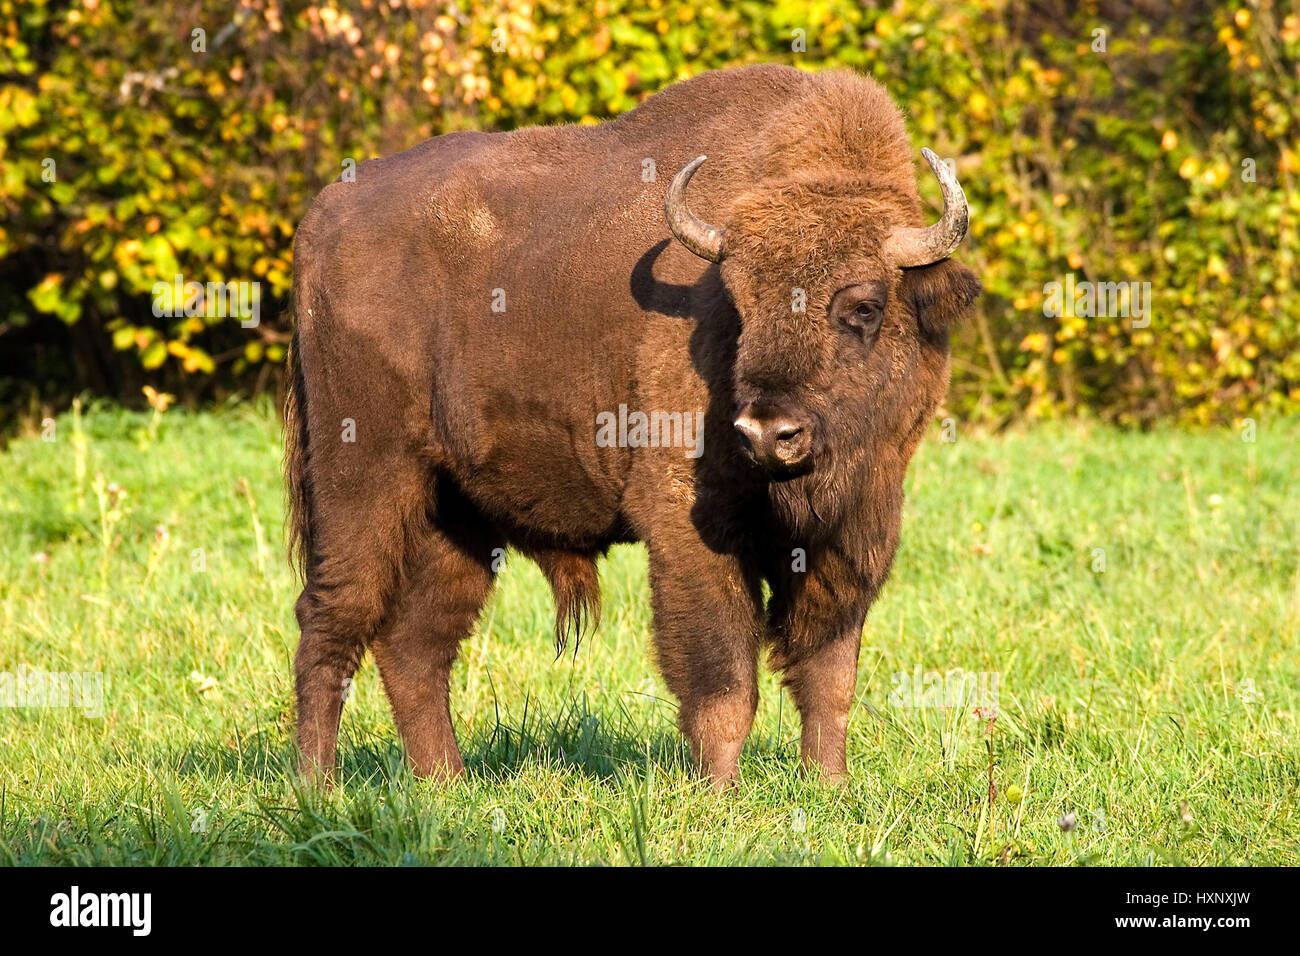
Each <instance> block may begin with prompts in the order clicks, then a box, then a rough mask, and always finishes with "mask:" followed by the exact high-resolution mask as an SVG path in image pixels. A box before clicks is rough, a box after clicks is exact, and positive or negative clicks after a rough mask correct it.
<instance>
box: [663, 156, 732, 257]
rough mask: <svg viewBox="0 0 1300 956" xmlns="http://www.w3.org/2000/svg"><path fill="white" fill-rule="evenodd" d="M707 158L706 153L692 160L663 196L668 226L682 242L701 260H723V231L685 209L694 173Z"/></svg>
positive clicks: (675, 177)
mask: <svg viewBox="0 0 1300 956" xmlns="http://www.w3.org/2000/svg"><path fill="white" fill-rule="evenodd" d="M706 159H708V157H707V156H700V157H697V158H696V159H693V160H691V161H690V162H689V163H687V164H686V165H685V166H683V167H682V169H681V172H679V173H678V174H677V175H676V176H674V177H673V181H672V183H671V184H669V186H668V195H666V196H665V197H664V215H665V216H667V217H668V228H669V229H671V230H672V231H673V235H674V236H676V237H677V240H678V241H679V242H680V243H681V244H682V245H684V246H685V247H686V248H687V249H689V250H691V252H693V253H695V254H696V255H697V256H699V257H700V258H701V259H708V260H709V261H710V262H721V261H722V234H723V230H721V229H719V228H718V227H717V226H711V225H709V224H708V223H707V222H705V221H704V220H703V219H696V218H695V216H694V215H693V214H692V213H691V211H690V210H689V209H687V208H686V187H687V186H688V185H689V184H690V181H691V177H692V176H694V175H695V170H697V169H699V168H700V165H701V164H702V163H703V162H704V161H705V160H706Z"/></svg>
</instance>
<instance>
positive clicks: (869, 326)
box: [840, 301, 885, 336]
mask: <svg viewBox="0 0 1300 956" xmlns="http://www.w3.org/2000/svg"><path fill="white" fill-rule="evenodd" d="M840 317H841V320H842V321H843V322H844V324H845V325H847V326H849V327H850V328H852V329H854V330H855V331H856V332H858V333H859V334H860V335H863V336H867V335H875V334H876V332H878V331H879V330H880V323H881V320H882V319H883V318H884V317H885V304H884V303H883V302H879V301H867V302H858V303H857V304H856V305H853V306H852V307H851V308H850V309H848V310H847V311H846V312H843V313H841V316H840Z"/></svg>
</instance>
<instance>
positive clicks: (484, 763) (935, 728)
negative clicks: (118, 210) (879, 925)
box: [0, 406, 1300, 865]
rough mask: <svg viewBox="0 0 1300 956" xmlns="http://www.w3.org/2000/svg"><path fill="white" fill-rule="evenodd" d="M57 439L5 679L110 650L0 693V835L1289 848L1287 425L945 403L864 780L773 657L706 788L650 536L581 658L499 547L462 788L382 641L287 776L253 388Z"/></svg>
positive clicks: (477, 651)
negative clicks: (410, 763)
mask: <svg viewBox="0 0 1300 956" xmlns="http://www.w3.org/2000/svg"><path fill="white" fill-rule="evenodd" d="M151 430H152V432H151ZM78 431H79V429H78V425H77V423H76V422H75V421H74V419H73V417H72V416H71V415H69V416H65V417H63V418H61V419H60V420H59V422H58V426H57V430H56V432H55V435H54V439H55V440H54V441H52V442H44V441H41V440H40V439H39V438H27V439H22V440H17V441H15V442H13V443H12V444H11V445H10V447H9V448H8V450H7V451H5V452H4V453H3V454H0V525H2V527H3V534H2V535H0V624H2V625H3V626H2V629H0V631H2V633H0V672H8V673H10V674H13V673H15V672H16V671H17V670H18V668H19V667H20V666H22V665H23V664H26V665H27V666H28V667H29V668H39V669H41V670H43V671H61V672H92V671H102V673H103V675H104V680H105V683H106V691H105V705H104V713H103V716H100V717H94V716H87V715H86V714H85V713H83V712H81V711H79V710H77V709H76V708H68V707H59V708H55V707H45V708H33V707H27V708H16V709H15V708H8V707H4V708H0V862H8V863H18V864H46V863H56V864H192V863H210V864H230V863H255V864H262V863H270V864H281V863H289V864H313V863H320V864H344V863H346V864H353V863H355V864H402V863H410V864H423V863H480V862H493V863H611V864H618V863H693V864H701V863H771V862H779V863H840V862H850V863H851V862H874V863H889V862H893V863H907V864H988V863H1002V862H1009V863H1012V864H1025V863H1034V864H1070V863H1091V864H1124V863H1128V864H1132V863H1136V864H1145V863H1157V864H1159V863H1173V864H1189V865H1200V864H1232V863H1252V864H1289V865H1296V864H1298V863H1300V838H1298V837H1297V833H1300V818H1298V817H1297V812H1296V798H1297V791H1298V790H1300V770H1298V768H1297V756H1298V755H1300V754H1298V749H1300V748H1297V727H1296V718H1297V688H1298V687H1300V645H1298V644H1297V631H1298V630H1300V628H1298V627H1297V625H1298V624H1300V576H1298V575H1297V566H1298V564H1300V520H1298V514H1297V504H1296V492H1297V476H1298V475H1300V422H1297V421H1282V422H1271V423H1269V422H1266V423H1264V424H1263V425H1262V427H1261V428H1260V430H1259V438H1258V442H1257V443H1254V444H1251V443H1245V442H1243V441H1242V440H1241V437H1240V435H1239V434H1238V433H1237V432H1235V431H1226V430H1225V431H1213V432H1203V433H1187V432H1178V431H1172V430H1161V431H1156V432H1154V433H1149V434H1136V433H1123V432H1118V431H1113V430H1108V429H1106V428H1103V427H1100V426H1087V425H1078V424H1075V425H1053V426H1041V427H1037V428H1033V429H1030V430H1027V431H1024V432H1022V433H1014V434H1010V435H1006V436H1001V437H970V436H967V435H965V434H963V435H962V436H961V437H960V438H959V440H958V441H957V442H956V443H955V444H944V443H942V442H941V441H939V436H938V429H937V428H936V429H935V431H934V433H933V435H932V440H930V441H928V442H927V443H926V444H925V445H924V446H923V447H922V449H921V451H920V452H919V454H918V456H917V459H916V461H915V462H914V463H913V466H912V470H911V472H910V474H909V478H908V506H907V512H906V516H905V522H904V530H903V546H902V548H901V550H900V552H899V555H898V559H897V562H896V563H895V567H894V574H893V579H892V580H891V582H890V584H889V585H888V587H887V588H886V590H885V593H884V595H883V596H882V598H881V600H880V602H879V603H878V604H877V605H876V607H875V608H874V609H873V610H872V612H871V615H870V617H869V618H868V621H867V629H866V633H865V637H864V642H863V651H862V657H861V666H860V672H859V680H858V697H857V703H856V706H855V709H854V715H853V718H852V722H851V726H850V740H849V754H850V756H849V759H850V767H851V770H852V781H851V783H850V784H849V785H848V786H846V787H844V788H842V789H830V788H825V787H823V786H821V785H819V784H818V783H817V782H816V781H814V780H811V779H808V778H806V777H804V776H803V775H802V774H801V773H800V772H799V770H798V761H797V741H798V723H797V718H796V717H795V715H794V713H793V710H792V707H791V705H790V702H789V700H788V698H785V697H784V695H783V694H782V693H781V692H780V690H779V688H778V686H777V683H776V680H775V678H774V677H772V676H771V675H765V677H764V680H763V686H762V703H761V705H760V709H759V714H758V719H757V722H756V724H755V727H754V732H753V734H752V736H751V738H750V741H749V743H748V745H747V746H746V748H745V752H744V755H743V757H742V760H741V781H740V784H739V786H738V787H737V788H736V789H735V790H734V791H733V792H731V793H728V794H725V795H722V796H715V795H713V794H712V793H710V792H709V791H708V790H707V789H706V788H705V787H703V786H702V785H701V784H700V782H699V781H697V780H696V779H695V778H694V777H693V776H692V775H691V773H690V771H689V766H688V760H687V755H686V753H685V748H684V745H683V744H682V742H681V740H680V739H679V737H678V735H677V733H676V730H675V709H674V703H673V702H672V700H671V699H670V698H669V697H668V695H667V694H666V692H665V691H664V689H663V685H662V682H661V681H660V680H659V678H658V676H657V674H656V672H655V669H654V666H653V663H652V659H651V657H650V650H649V649H650V630H649V629H650V615H649V592H648V586H647V583H646V573H645V556H644V551H643V550H642V549H641V548H637V547H626V548H618V549H615V550H614V551H613V552H612V553H611V555H610V556H609V558H608V559H607V560H606V561H604V562H603V563H602V567H601V574H602V579H603V582H604V591H605V615H604V621H603V623H602V625H601V627H600V629H599V631H598V632H597V633H596V634H595V635H594V636H593V637H591V638H590V639H589V640H588V641H587V642H585V643H584V644H583V646H582V648H581V650H580V651H579V652H578V654H577V657H576V659H574V660H571V659H569V657H567V656H566V657H565V658H563V659H561V660H559V661H556V660H554V659H553V657H554V651H553V647H552V643H551V615H552V608H551V599H550V595H549V592H548V591H547V589H546V586H545V584H544V582H543V580H542V578H541V576H540V574H539V573H538V572H537V570H536V569H535V568H534V567H532V566H531V565H530V564H529V563H528V562H527V561H525V560H524V559H522V558H519V557H517V556H515V555H511V556H510V558H509V559H508V560H507V566H506V569H505V570H504V572H503V574H502V577H501V581H500V585H499V587H498V589H497V592H496V594H495V596H494V598H493V600H492V601H491V603H490V604H489V606H488V608H487V609H486V610H485V612H484V615H483V618H482V620H481V622H480V625H479V627H478V629H477V631H476V632H475V633H474V635H473V636H472V637H471V638H470V639H469V640H468V641H467V642H466V643H465V645H464V647H463V652H462V655H461V659H460V662H459V663H458V665H457V668H456V671H455V673H454V677H453V681H454V684H453V688H454V689H453V703H452V709H453V713H454V714H455V717H456V723H457V731H458V733H459V735H460V738H461V742H462V749H463V750H464V753H465V756H466V763H467V766H468V773H467V774H466V775H465V776H464V777H463V778H462V779H461V780H460V781H459V782H457V783H456V784H454V785H452V786H450V787H448V788H445V789H443V788H439V787H438V786H436V785H434V784H430V783H427V782H423V781H417V780H414V779H412V778H411V777H410V775H409V773H408V772H407V771H406V769H405V767H404V764H403V761H402V755H401V751H400V749H399V747H398V745H397V742H396V737H395V735H394V731H393V726H392V721H391V718H390V716H389V713H388V710H387V707H386V705H385V702H384V698H383V694H382V689H381V687H380V684H379V681H378V678H377V675H376V673H375V671H374V669H373V667H372V666H371V665H370V664H369V663H367V664H366V665H364V667H363V669H362V671H361V672H360V674H359V675H358V680H357V690H356V693H355V694H354V695H353V699H352V700H351V701H350V702H349V704H348V707H347V710H346V713H345V717H344V730H343V737H342V741H341V753H342V761H343V773H342V778H341V785H340V786H339V788H338V789H337V790H336V791H334V792H332V793H326V794H317V793H314V792H303V791H300V790H299V789H297V788H296V785H295V783H294V779H293V775H292V774H291V773H290V772H288V769H287V768H288V767H290V766H291V757H292V725H293V717H292V714H293V709H292V683H291V676H290V661H291V659H292V655H293V650H294V645H295V640H296V628H295V625H294V621H293V614H292V605H293V601H294V598H295V597H296V587H295V582H294V580H293V577H292V575H291V573H290V571H289V569H288V567H287V564H286V563H285V560H284V558H283V551H282V547H281V540H282V536H281V531H280V528H281V517H282V513H283V509H282V494H281V491H280V487H279V429H278V425H277V424H276V423H275V421H274V419H273V416H272V415H271V413H270V411H269V410H268V409H267V408H265V407H263V406H257V407H250V406H240V407H233V408H230V409H227V410H222V411H219V412H214V413H205V414H192V413H187V412H183V411H169V412H167V413H166V414H165V415H164V416H163V417H162V418H161V420H160V421H157V422H154V423H152V424H151V421H150V417H149V416H144V415H135V414H130V413H127V412H123V411H120V410H116V409H109V408H103V409H98V408H97V409H95V410H93V411H91V412H89V413H87V414H86V415H85V416H84V417H83V418H82V421H81V423H80V433H81V434H80V435H79V434H78ZM79 463H80V464H81V466H82V467H83V469H84V471H83V474H82V477H81V478H78V467H79ZM97 474H102V475H103V477H104V484H102V485H101V491H100V492H97V491H96V481H95V476H96V475H97ZM241 479H246V481H247V485H246V487H247V489H248V494H247V495H245V494H241V493H240V482H241ZM107 483H115V484H116V485H118V486H120V487H121V488H122V489H125V492H126V497H125V499H124V500H123V501H122V502H121V508H120V511H121V514H120V517H115V516H114V515H113V514H112V513H111V509H109V508H108V507H107V505H108V504H109V501H108V499H109V498H110V496H111V492H110V491H109V490H108V489H107V488H106V487H104V485H106V484H107ZM101 498H102V499H103V500H104V504H105V507H103V508H101ZM158 526H163V527H165V528H166V537H165V540H164V539H163V538H160V536H159V534H158V532H157V531H156V528H157V527H158ZM259 529H260V530H259ZM259 535H260V536H261V539H262V541H263V552H262V553H261V555H260V556H259V548H258V539H259ZM1096 548H1100V549H1103V550H1104V553H1105V554H1104V556H1105V562H1106V567H1105V571H1104V573H1100V574H1099V573H1094V571H1093V570H1092V566H1093V564H1094V561H1095V560H1096V559H1095V555H1094V549H1096ZM200 549H201V551H202V560H203V563H204V565H205V570H202V571H196V570H194V567H195V565H196V562H197V561H198V560H199V555H198V554H197V552H198V551H199V550H200ZM701 613H702V614H706V613H707V609H703V608H702V609H701ZM918 667H919V668H921V669H922V670H925V671H947V670H949V669H952V668H961V669H962V670H963V671H967V672H994V673H996V674H997V675H998V676H999V679H1000V685H999V690H1000V701H999V710H998V714H997V718H996V720H995V721H994V722H993V723H992V725H990V724H989V723H988V722H987V721H986V720H984V719H982V718H979V717H976V716H974V715H973V714H972V712H971V708H969V707H952V708H948V709H942V708H936V707H922V708H912V707H902V706H896V705H894V704H891V703H890V701H889V696H890V691H891V689H892V680H891V675H894V674H896V673H900V672H905V673H909V674H910V673H912V672H913V670H914V669H915V668H918ZM990 774H991V776H992V781H993V784H994V789H993V791H992V798H991V791H990ZM1017 790H1018V791H1019V794H1018V796H1019V800H1018V802H1017V801H1016V799H1015V798H1016V797H1017V792H1016V791H1017ZM1071 812H1072V813H1074V814H1075V819H1076V820H1077V826H1075V828H1074V829H1072V830H1068V829H1063V828H1062V827H1061V825H1060V824H1059V821H1060V820H1061V818H1062V817H1063V816H1064V815H1065V814H1067V813H1071ZM1103 824H1104V825H1103Z"/></svg>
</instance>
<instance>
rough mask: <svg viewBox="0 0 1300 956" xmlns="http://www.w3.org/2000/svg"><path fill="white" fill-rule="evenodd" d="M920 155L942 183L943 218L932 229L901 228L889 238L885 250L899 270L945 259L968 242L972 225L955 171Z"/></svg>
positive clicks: (936, 159) (923, 152) (928, 154)
mask: <svg viewBox="0 0 1300 956" xmlns="http://www.w3.org/2000/svg"><path fill="white" fill-rule="evenodd" d="M921 155H923V156H924V157H925V161H926V162H927V163H929V164H930V168H931V169H933V170H934V175H935V178H936V179H938V180H939V189H940V190H941V191H942V192H943V215H942V216H940V217H939V221H938V222H936V223H935V224H934V225H933V226H922V227H919V228H918V227H916V226H900V227H898V228H897V229H895V230H894V231H893V232H891V233H890V234H889V239H888V240H887V241H886V248H887V249H888V250H889V252H890V253H892V255H893V258H894V262H895V264H896V265H897V266H898V267H899V268H900V269H906V268H908V267H911V266H928V265H930V264H931V263H932V262H938V261H939V260H940V259H946V258H947V257H948V256H950V255H952V253H953V250H954V249H956V248H957V247H958V246H959V245H961V241H962V240H963V239H965V238H966V229H967V227H968V226H969V225H970V210H969V208H968V207H967V205H966V194H965V193H964V192H962V191H961V183H959V182H957V177H956V176H955V175H954V174H953V171H952V170H951V169H949V168H948V164H947V163H945V162H944V161H943V160H941V159H940V158H939V157H938V156H936V155H934V153H932V152H931V151H930V150H928V149H923V150H921Z"/></svg>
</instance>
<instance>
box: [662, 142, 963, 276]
mask: <svg viewBox="0 0 1300 956" xmlns="http://www.w3.org/2000/svg"><path fill="white" fill-rule="evenodd" d="M921 154H922V155H923V156H924V157H925V161H926V162H927V163H929V164H930V168H931V169H933V170H934V175H935V177H936V178H937V179H938V180H939V189H940V190H941V191H942V192H943V215H942V216H940V217H939V221H938V222H936V223H935V224H934V225H933V226H923V227H920V228H917V227H915V226H903V227H899V228H897V229H895V230H894V231H893V232H891V233H890V234H889V239H888V240H887V242H886V248H887V249H888V251H889V252H890V253H891V254H892V256H893V259H894V263H895V264H896V265H897V266H898V267H899V268H900V269H905V268H908V267H911V266H928V265H930V264H931V263H932V262H938V261H939V260H940V259H946V258H948V256H950V255H952V252H953V250H954V249H956V248H957V247H958V246H959V245H961V241H962V240H963V239H965V238H966V229H967V227H968V226H969V225H970V210H969V209H968V208H967V206H966V194H965V193H963V192H962V191H961V183H959V182H957V177H956V175H954V174H953V171H952V170H951V169H949V168H948V164H947V163H945V162H943V161H942V160H941V159H939V157H938V156H936V155H934V153H932V152H931V151H930V150H928V149H922V150H921ZM683 172H685V170H683Z"/></svg>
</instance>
